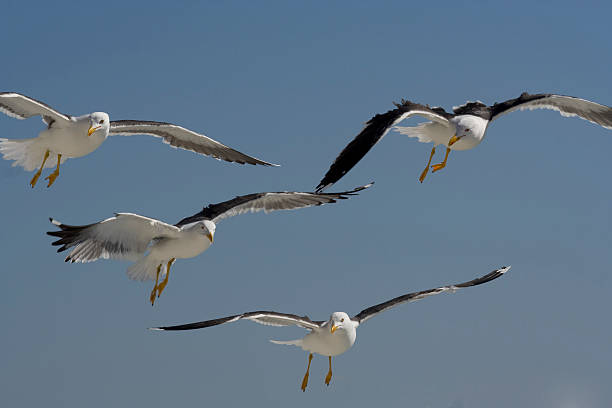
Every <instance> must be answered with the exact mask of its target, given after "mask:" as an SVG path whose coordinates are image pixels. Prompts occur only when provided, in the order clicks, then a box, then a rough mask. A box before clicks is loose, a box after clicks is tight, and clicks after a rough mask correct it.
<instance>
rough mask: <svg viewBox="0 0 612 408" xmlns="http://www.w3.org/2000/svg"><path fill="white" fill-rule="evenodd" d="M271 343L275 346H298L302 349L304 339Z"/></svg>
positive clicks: (273, 341) (272, 341)
mask: <svg viewBox="0 0 612 408" xmlns="http://www.w3.org/2000/svg"><path fill="white" fill-rule="evenodd" d="M270 342H271V343H274V344H287V345H289V346H298V347H302V339H297V340H288V341H280V340H270Z"/></svg>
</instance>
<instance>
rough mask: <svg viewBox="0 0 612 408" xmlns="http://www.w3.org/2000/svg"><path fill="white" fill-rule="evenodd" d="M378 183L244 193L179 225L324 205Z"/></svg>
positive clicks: (207, 208)
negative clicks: (337, 190) (341, 188)
mask: <svg viewBox="0 0 612 408" xmlns="http://www.w3.org/2000/svg"><path fill="white" fill-rule="evenodd" d="M372 184H374V183H370V184H367V185H365V186H361V187H357V188H355V189H353V190H350V191H343V192H341V193H320V194H316V193H304V192H290V191H281V192H278V193H254V194H247V195H243V196H238V197H236V198H233V199H231V200H228V201H224V202H222V203H218V204H210V205H209V206H208V207H204V209H203V210H202V211H200V212H199V213H197V214H194V215H192V216H191V217H187V218H184V219H182V220H181V221H179V222H178V223H177V224H175V225H176V226H177V227H181V226H183V225H185V224H190V223H192V222H197V221H201V220H211V221H213V222H214V223H217V222H219V221H221V220H222V219H223V218H227V217H232V216H234V215H239V214H244V213H246V212H256V211H265V212H266V213H268V212H270V211H276V210H293V209H297V208H304V207H311V206H314V205H322V204H328V203H335V202H336V200H344V199H347V198H349V197H350V196H352V195H356V194H357V193H358V192H359V191H361V190H365V189H366V188H368V187H370V186H371V185H372Z"/></svg>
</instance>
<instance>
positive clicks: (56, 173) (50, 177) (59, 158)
mask: <svg viewBox="0 0 612 408" xmlns="http://www.w3.org/2000/svg"><path fill="white" fill-rule="evenodd" d="M61 161H62V155H61V154H58V155H57V167H56V168H55V171H54V172H53V173H51V174H49V175H48V176H47V177H45V180H49V184H47V187H51V184H53V183H54V182H55V179H56V178H57V176H59V168H60V162H61Z"/></svg>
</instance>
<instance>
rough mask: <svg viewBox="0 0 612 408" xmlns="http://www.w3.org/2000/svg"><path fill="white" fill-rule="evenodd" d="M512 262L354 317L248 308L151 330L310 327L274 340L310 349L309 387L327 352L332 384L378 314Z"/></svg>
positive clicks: (305, 382)
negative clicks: (336, 360)
mask: <svg viewBox="0 0 612 408" xmlns="http://www.w3.org/2000/svg"><path fill="white" fill-rule="evenodd" d="M509 269H510V266H504V267H501V268H499V269H496V270H494V271H493V272H491V273H489V274H487V275H484V276H481V277H480V278H476V279H473V280H471V281H469V282H463V283H457V284H455V285H448V286H441V287H439V288H434V289H428V290H423V291H421V292H413V293H408V294H406V295H402V296H398V297H396V298H393V299H391V300H388V301H386V302H383V303H379V304H377V305H374V306H371V307H368V308H367V309H364V310H362V311H361V312H359V313H357V314H356V315H355V316H353V317H349V315H348V314H346V313H345V312H334V313H332V314H331V316H330V317H329V319H328V320H327V321H313V320H310V318H308V316H298V315H294V314H287V313H278V312H270V311H257V312H248V313H243V314H239V315H233V316H227V317H221V318H218V319H213V320H205V321H202V322H196V323H188V324H182V325H178V326H164V327H152V328H150V330H193V329H203V328H205V327H211V326H217V325H220V324H224V323H232V322H236V321H238V320H241V319H246V320H252V321H254V322H256V323H260V324H264V325H268V326H291V325H295V326H299V327H302V328H304V329H308V330H310V332H309V333H308V334H306V336H304V337H303V338H301V339H297V340H290V341H279V340H270V341H271V342H272V343H275V344H288V345H293V346H298V347H301V348H302V349H303V350H305V351H307V352H308V366H307V368H306V374H305V375H304V378H303V380H302V385H301V389H302V391H306V386H307V385H308V376H309V372H310V362H311V361H312V357H313V353H316V354H320V355H322V356H327V357H328V359H329V371H328V372H327V376H326V377H325V384H326V385H328V386H329V382H330V381H331V377H332V357H334V356H338V355H340V354H342V353H344V352H345V351H347V350H348V349H350V348H351V347H352V346H353V344H354V343H355V340H356V339H357V331H356V329H357V327H358V326H359V325H360V324H362V323H364V322H365V321H366V320H368V319H369V318H371V317H374V316H376V315H377V314H379V313H382V312H384V311H386V310H389V309H391V308H392V307H395V306H399V305H401V304H402V303H406V302H414V301H416V300H420V299H423V298H426V297H428V296H431V295H437V294H439V293H443V292H451V293H453V292H455V291H456V290H457V289H461V288H467V287H470V286H478V285H482V284H483V283H487V282H490V281H492V280H494V279H497V278H499V277H500V276H502V275H503V274H504V273H506V272H508V270H509Z"/></svg>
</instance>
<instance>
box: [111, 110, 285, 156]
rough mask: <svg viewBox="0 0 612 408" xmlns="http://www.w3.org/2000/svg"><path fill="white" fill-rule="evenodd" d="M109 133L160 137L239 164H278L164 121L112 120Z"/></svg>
mask: <svg viewBox="0 0 612 408" xmlns="http://www.w3.org/2000/svg"><path fill="white" fill-rule="evenodd" d="M109 134H111V135H120V136H132V135H149V136H155V137H161V138H162V139H163V140H164V142H165V143H168V144H169V145H170V146H173V147H178V148H181V149H185V150H191V151H192V152H195V153H200V154H204V155H206V156H211V157H214V158H215V159H219V160H225V161H228V162H236V163H240V164H245V163H248V164H261V165H263V166H278V165H277V164H272V163H268V162H265V161H263V160H259V159H257V158H255V157H251V156H248V155H246V154H244V153H240V152H239V151H237V150H234V149H232V148H230V147H227V146H225V145H223V144H221V143H219V142H217V141H216V140H213V139H211V138H210V137H207V136H204V135H201V134H199V133H196V132H194V131H192V130H189V129H185V128H184V127H181V126H177V125H173V124H172V123H165V122H151V121H140V120H113V121H111V123H110V131H109Z"/></svg>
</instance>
